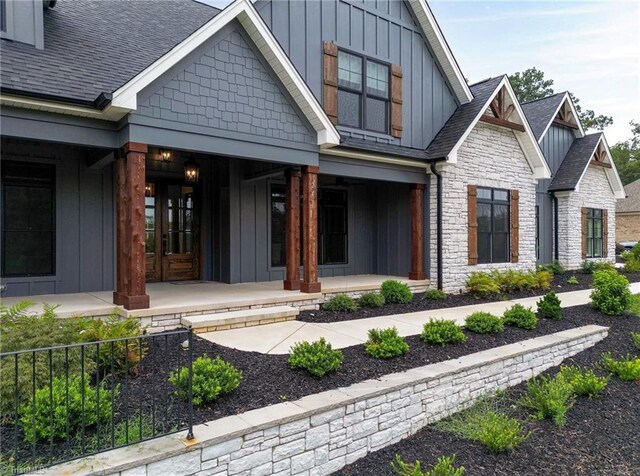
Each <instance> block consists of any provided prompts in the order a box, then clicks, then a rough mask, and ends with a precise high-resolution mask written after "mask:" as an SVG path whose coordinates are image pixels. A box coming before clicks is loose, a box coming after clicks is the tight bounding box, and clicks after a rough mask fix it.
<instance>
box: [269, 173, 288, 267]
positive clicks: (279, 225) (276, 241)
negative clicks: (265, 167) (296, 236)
mask: <svg viewBox="0 0 640 476" xmlns="http://www.w3.org/2000/svg"><path fill="white" fill-rule="evenodd" d="M285 199H286V189H285V187H284V185H275V184H274V185H272V186H271V266H284V265H286V264H287V243H286V239H285V237H286V229H287V228H286V223H287V217H286V214H285V210H286V205H285Z"/></svg>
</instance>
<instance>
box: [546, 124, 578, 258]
mask: <svg viewBox="0 0 640 476" xmlns="http://www.w3.org/2000/svg"><path fill="white" fill-rule="evenodd" d="M574 140H575V135H574V133H573V130H572V129H570V128H568V127H563V126H558V125H555V124H552V125H551V126H550V127H549V129H548V130H547V132H546V134H545V135H544V137H543V138H542V141H540V147H541V149H542V153H543V154H544V157H545V159H546V160H547V164H548V165H549V168H550V169H551V174H552V176H554V175H555V174H556V173H557V172H558V169H559V168H560V164H561V163H562V160H563V159H564V157H565V155H567V152H568V151H569V149H570V148H571V144H572V143H573V141H574ZM550 183H551V179H544V180H539V181H538V185H537V205H538V226H539V246H540V251H539V255H538V262H539V263H550V262H551V261H553V259H554V254H553V246H554V238H553V227H554V223H553V221H554V219H553V216H554V215H553V214H554V212H553V199H552V197H551V195H550V194H549V193H548V189H549V184H550Z"/></svg>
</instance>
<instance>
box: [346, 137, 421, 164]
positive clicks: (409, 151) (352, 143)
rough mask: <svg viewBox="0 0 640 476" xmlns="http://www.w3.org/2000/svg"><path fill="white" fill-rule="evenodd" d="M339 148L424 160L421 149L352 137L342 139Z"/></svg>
mask: <svg viewBox="0 0 640 476" xmlns="http://www.w3.org/2000/svg"><path fill="white" fill-rule="evenodd" d="M340 146H341V147H344V148H346V149H358V150H366V151H369V152H378V153H381V154H385V155H395V156H397V157H408V158H411V159H423V160H424V159H426V151H425V150H423V149H414V148H412V147H404V146H400V145H395V144H386V143H383V142H373V141H370V140H366V139H354V138H352V137H343V138H342V140H341V141H340Z"/></svg>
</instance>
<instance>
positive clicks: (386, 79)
mask: <svg viewBox="0 0 640 476" xmlns="http://www.w3.org/2000/svg"><path fill="white" fill-rule="evenodd" d="M389 84H390V71H389V65H386V64H383V63H380V62H377V61H374V60H372V59H369V58H367V57H364V56H359V55H355V54H353V53H348V52H346V51H342V50H339V51H338V124H340V125H343V126H348V127H355V128H358V129H366V130H370V131H374V132H381V133H385V134H387V133H389Z"/></svg>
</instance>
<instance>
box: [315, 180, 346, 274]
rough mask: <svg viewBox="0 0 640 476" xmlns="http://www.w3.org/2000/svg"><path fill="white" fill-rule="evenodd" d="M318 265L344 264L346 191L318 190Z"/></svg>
mask: <svg viewBox="0 0 640 476" xmlns="http://www.w3.org/2000/svg"><path fill="white" fill-rule="evenodd" d="M319 198H320V200H319V203H318V264H345V263H347V262H348V254H347V243H348V239H347V191H346V190H338V189H331V188H325V189H320V197H319Z"/></svg>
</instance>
